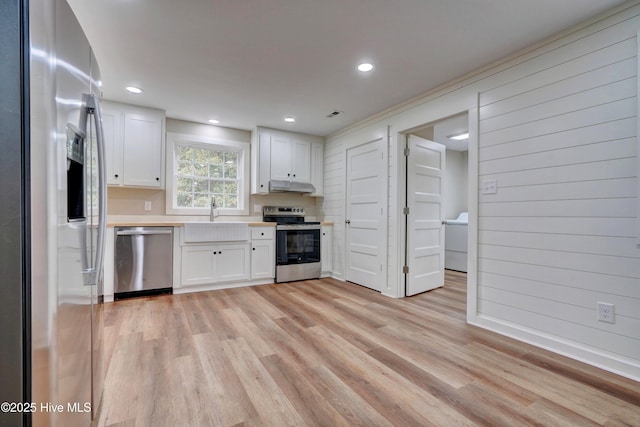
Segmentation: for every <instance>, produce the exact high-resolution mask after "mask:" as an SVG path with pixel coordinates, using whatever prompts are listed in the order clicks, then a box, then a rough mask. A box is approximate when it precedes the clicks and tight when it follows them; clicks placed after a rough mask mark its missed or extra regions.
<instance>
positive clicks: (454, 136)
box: [447, 132, 469, 141]
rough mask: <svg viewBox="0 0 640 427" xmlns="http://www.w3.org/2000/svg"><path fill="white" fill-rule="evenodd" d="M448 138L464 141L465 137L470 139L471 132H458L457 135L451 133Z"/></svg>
mask: <svg viewBox="0 0 640 427" xmlns="http://www.w3.org/2000/svg"><path fill="white" fill-rule="evenodd" d="M447 138H449V139H455V140H456V141H462V140H464V139H469V132H463V133H458V134H455V135H449V136H448V137H447Z"/></svg>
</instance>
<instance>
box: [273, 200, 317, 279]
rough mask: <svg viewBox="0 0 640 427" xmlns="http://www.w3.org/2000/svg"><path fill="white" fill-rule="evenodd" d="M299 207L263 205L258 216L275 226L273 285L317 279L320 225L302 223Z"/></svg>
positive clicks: (303, 221)
mask: <svg viewBox="0 0 640 427" xmlns="http://www.w3.org/2000/svg"><path fill="white" fill-rule="evenodd" d="M304 216H305V211H304V208H300V207H285V206H265V207H264V208H263V209H262V217H263V220H264V221H265V222H275V223H276V224H277V225H276V282H278V283H281V282H291V281H294V280H306V279H317V278H319V277H320V272H321V270H322V266H321V263H320V228H321V227H320V223H319V222H306V221H305V220H304Z"/></svg>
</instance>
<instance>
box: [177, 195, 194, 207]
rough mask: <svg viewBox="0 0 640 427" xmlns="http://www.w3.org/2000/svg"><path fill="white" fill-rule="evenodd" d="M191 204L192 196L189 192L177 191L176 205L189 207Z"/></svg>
mask: <svg viewBox="0 0 640 427" xmlns="http://www.w3.org/2000/svg"><path fill="white" fill-rule="evenodd" d="M192 205H193V196H192V195H191V194H190V193H182V192H179V193H178V206H179V207H181V208H190V207H191V206H192Z"/></svg>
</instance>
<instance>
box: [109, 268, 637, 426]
mask: <svg viewBox="0 0 640 427" xmlns="http://www.w3.org/2000/svg"><path fill="white" fill-rule="evenodd" d="M465 280H466V276H465V275H464V274H461V273H452V272H447V278H446V285H445V287H444V288H441V289H437V290H434V291H431V292H428V293H425V294H421V295H418V296H415V297H411V298H405V299H401V300H394V299H391V298H387V297H384V296H381V295H380V294H378V293H376V292H373V291H370V290H368V289H366V288H362V287H360V286H357V285H354V284H349V283H343V282H339V281H336V280H332V279H323V280H309V281H305V282H297V283H290V284H277V285H265V286H257V287H250V288H240V289H231V290H222V291H215V292H203V293H194V294H187V295H173V296H170V295H165V296H158V297H152V298H140V299H133V300H125V301H118V302H115V303H111V304H107V307H106V310H105V316H106V317H105V323H106V331H105V332H106V336H105V339H106V344H107V354H106V359H107V363H108V370H107V378H106V389H105V396H104V399H105V400H104V406H103V418H102V425H103V426H110V427H111V426H145V427H147V426H154V427H157V426H171V427H176V426H276V427H280V426H304V425H310V426H315V425H318V426H351V425H361V426H431V425H434V426H447V427H448V426H456V425H485V426H524V425H538V426H540V425H542V426H547V425H549V426H581V427H584V426H592V425H606V426H640V383H637V382H633V381H631V380H628V379H625V378H621V377H618V376H615V375H612V374H610V373H607V372H604V371H601V370H599V369H596V368H593V367H590V366H588V365H584V364H581V363H578V362H575V361H572V360H570V359H567V358H564V357H561V356H558V355H555V354H552V353H549V352H546V351H544V350H541V349H538V348H535V347H532V346H529V345H526V344H522V343H519V342H517V341H514V340H511V339H508V338H505V337H502V336H500V335H497V334H493V333H490V332H487V331H484V330H481V329H478V328H474V327H472V326H468V325H467V324H466V323H465V298H466V297H465Z"/></svg>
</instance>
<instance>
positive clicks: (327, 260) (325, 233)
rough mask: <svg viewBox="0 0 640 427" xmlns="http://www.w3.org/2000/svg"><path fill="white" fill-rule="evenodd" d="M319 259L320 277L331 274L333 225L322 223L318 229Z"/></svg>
mask: <svg viewBox="0 0 640 427" xmlns="http://www.w3.org/2000/svg"><path fill="white" fill-rule="evenodd" d="M320 261H321V262H322V272H321V276H322V277H328V276H331V273H332V271H333V226H331V225H323V226H322V230H321V231H320Z"/></svg>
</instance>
